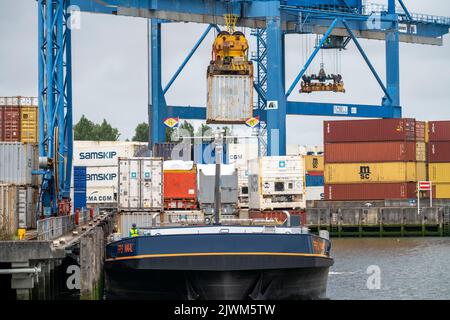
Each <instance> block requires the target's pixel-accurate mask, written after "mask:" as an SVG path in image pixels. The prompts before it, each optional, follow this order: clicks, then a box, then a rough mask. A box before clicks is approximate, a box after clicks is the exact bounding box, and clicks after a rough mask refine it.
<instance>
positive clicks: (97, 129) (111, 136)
mask: <svg viewBox="0 0 450 320" xmlns="http://www.w3.org/2000/svg"><path fill="white" fill-rule="evenodd" d="M74 131H75V132H74V139H75V140H93V141H117V140H118V139H119V136H120V133H119V130H118V129H117V128H113V127H112V126H111V125H110V124H109V123H108V122H107V121H106V120H105V119H103V122H102V124H100V125H99V124H96V123H94V122H92V121H90V120H89V119H88V118H86V117H85V116H84V115H83V116H81V119H80V121H78V123H77V124H76V125H75V126H74Z"/></svg>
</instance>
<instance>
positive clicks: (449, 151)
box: [428, 141, 450, 163]
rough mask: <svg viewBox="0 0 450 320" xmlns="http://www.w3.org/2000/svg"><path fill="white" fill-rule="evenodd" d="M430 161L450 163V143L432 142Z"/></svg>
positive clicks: (429, 154) (429, 151)
mask: <svg viewBox="0 0 450 320" xmlns="http://www.w3.org/2000/svg"><path fill="white" fill-rule="evenodd" d="M428 161H429V162H430V163H433V162H450V141H438V142H430V143H429V144H428Z"/></svg>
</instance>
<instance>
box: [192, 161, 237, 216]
mask: <svg viewBox="0 0 450 320" xmlns="http://www.w3.org/2000/svg"><path fill="white" fill-rule="evenodd" d="M208 166H210V167H209V168H208V169H209V170H205V171H204V168H207V167H208ZM212 168H215V165H202V166H199V167H198V192H197V200H198V203H199V205H200V207H201V208H202V209H204V210H205V213H206V214H212V213H213V208H214V191H215V175H212V174H211V172H213V170H211V169H212ZM205 172H207V173H206V174H205ZM227 173H229V172H227ZM220 183H221V184H220V186H221V195H220V196H221V204H222V214H235V213H236V210H237V205H238V197H239V190H238V174H237V170H236V169H234V171H233V172H232V174H221V176H220Z"/></svg>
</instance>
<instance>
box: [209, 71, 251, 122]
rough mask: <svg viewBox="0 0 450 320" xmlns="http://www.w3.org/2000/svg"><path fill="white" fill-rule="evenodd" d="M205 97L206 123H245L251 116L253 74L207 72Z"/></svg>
mask: <svg viewBox="0 0 450 320" xmlns="http://www.w3.org/2000/svg"><path fill="white" fill-rule="evenodd" d="M207 99H208V106H207V115H206V116H207V120H206V122H207V123H229V124H240V123H241V124H242V123H245V121H246V120H247V119H248V118H251V117H252V116H253V76H252V75H217V74H209V75H208V97H207Z"/></svg>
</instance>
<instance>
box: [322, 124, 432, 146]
mask: <svg viewBox="0 0 450 320" xmlns="http://www.w3.org/2000/svg"><path fill="white" fill-rule="evenodd" d="M323 136H324V143H335V142H375V141H405V142H406V141H420V142H424V141H425V123H424V122H416V120H415V119H375V120H341V121H325V122H324V135H323Z"/></svg>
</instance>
